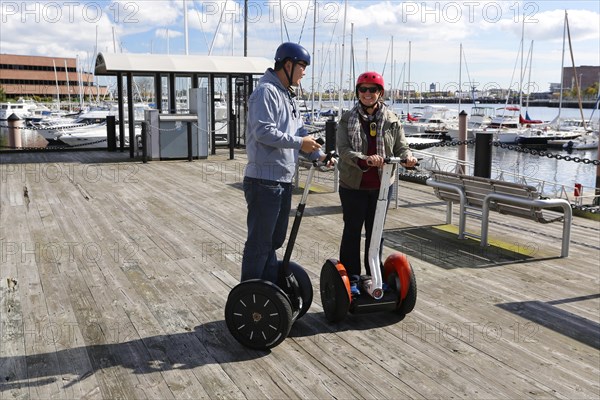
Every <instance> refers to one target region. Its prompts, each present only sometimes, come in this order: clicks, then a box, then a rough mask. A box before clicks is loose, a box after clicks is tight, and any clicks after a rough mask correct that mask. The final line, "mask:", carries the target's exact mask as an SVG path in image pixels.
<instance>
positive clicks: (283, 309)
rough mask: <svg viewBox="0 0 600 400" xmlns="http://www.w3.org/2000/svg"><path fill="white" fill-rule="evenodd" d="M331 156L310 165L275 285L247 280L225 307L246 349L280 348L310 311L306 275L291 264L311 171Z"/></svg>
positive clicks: (228, 320) (310, 292) (229, 325)
mask: <svg viewBox="0 0 600 400" xmlns="http://www.w3.org/2000/svg"><path fill="white" fill-rule="evenodd" d="M334 156H336V155H335V153H334V152H330V153H329V154H328V155H327V157H326V158H325V160H324V161H323V162H322V163H319V162H317V161H314V162H313V166H312V167H311V168H310V169H309V171H308V177H307V179H306V186H305V187H304V192H303V194H302V198H301V200H300V204H298V208H297V209H296V215H295V218H294V224H293V225H292V230H291V232H290V237H289V239H288V244H287V247H286V250H285V255H284V257H283V260H282V261H280V262H279V279H278V282H277V284H274V283H272V282H269V281H265V280H262V279H250V280H247V281H244V282H241V283H239V284H238V285H236V286H235V287H234V288H233V289H232V290H231V292H230V293H229V296H228V297H227V303H226V304H225V322H226V323H227V328H228V329H229V332H230V333H231V334H232V335H233V337H234V338H235V339H236V340H237V341H238V342H240V343H241V344H243V345H244V346H246V347H250V348H252V349H258V350H267V349H270V348H273V347H275V346H277V345H278V344H280V343H281V342H282V341H283V340H284V339H285V338H286V337H287V335H288V333H289V331H290V329H291V327H292V325H293V324H294V322H295V321H296V320H297V319H298V318H300V317H302V316H303V315H304V314H305V313H306V312H307V311H308V309H309V308H310V305H311V304H312V299H313V289H312V283H311V281H310V279H309V277H308V274H307V273H306V271H305V270H304V268H302V267H301V266H300V265H298V264H297V263H294V262H292V261H290V258H291V256H292V251H293V249H294V244H295V242H296V237H297V235H298V230H299V229H300V222H301V221H302V216H303V214H304V208H305V206H306V199H307V198H308V193H309V192H310V184H311V182H312V177H313V175H314V171H315V170H316V169H317V168H318V167H319V166H320V165H327V164H328V163H329V161H330V160H331V159H332V157H334Z"/></svg>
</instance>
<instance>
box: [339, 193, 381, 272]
mask: <svg viewBox="0 0 600 400" xmlns="http://www.w3.org/2000/svg"><path fill="white" fill-rule="evenodd" d="M339 195H340V201H341V203H342V213H343V216H344V231H343V233H342V243H341V244H340V262H341V263H342V264H343V265H344V267H345V268H346V271H347V272H348V275H361V260H360V247H361V246H360V242H361V236H362V228H363V225H364V227H365V254H364V264H365V271H366V274H367V275H371V268H370V267H369V245H370V243H371V233H372V232H373V223H374V220H375V209H376V208H377V198H378V197H379V189H374V190H355V189H347V188H344V187H340V189H339ZM391 197H392V190H391V188H390V190H389V191H388V204H389V202H390V198H391ZM386 214H387V209H386ZM382 250H383V236H382V238H381V243H380V246H379V258H380V259H381V255H382ZM382 262H383V261H382Z"/></svg>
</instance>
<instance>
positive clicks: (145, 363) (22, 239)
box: [0, 151, 600, 399]
mask: <svg viewBox="0 0 600 400" xmlns="http://www.w3.org/2000/svg"><path fill="white" fill-rule="evenodd" d="M227 155H228V153H226V152H225V151H223V153H222V154H221V153H219V154H217V155H216V156H211V157H210V158H209V159H208V160H196V161H194V162H192V163H189V162H186V161H161V162H156V161H155V162H150V163H148V164H142V163H140V162H139V161H130V160H129V159H128V158H127V155H123V154H121V153H112V154H111V153H106V152H74V153H54V154H52V153H30V154H27V153H26V154H1V155H0V163H1V165H0V205H1V210H0V225H1V228H0V340H1V341H0V398H2V399H21V398H23V399H27V398H31V399H38V398H60V399H63V398H97V399H100V398H103V399H109V398H127V399H134V398H135V399H138V398H139V399H144V398H147V399H168V398H177V399H179V398H193V399H197V398H235V399H239V398H249V399H258V398H274V399H282V398H306V399H313V398H319V399H321V398H323V399H325V398H339V399H350V398H382V399H383V398H389V399H401V398H426V399H433V398H439V399H448V398H468V399H497V398H506V399H517V398H519V399H522V398H569V399H588V398H589V399H597V398H599V397H600V270H599V268H600V267H599V261H600V260H599V258H600V224H599V223H598V222H594V221H592V220H587V219H582V218H578V217H576V218H575V220H574V224H573V230H572V242H571V253H570V257H569V258H567V259H561V258H558V255H559V254H560V251H559V248H560V235H561V227H562V225H561V224H560V223H555V224H550V225H542V224H536V223H534V222H531V221H528V220H523V219H518V218H510V217H506V216H500V215H499V214H492V223H491V225H490V239H492V240H496V242H495V243H496V246H492V247H489V248H487V249H481V248H480V247H479V245H478V242H477V241H475V240H472V239H468V240H465V241H459V240H458V239H456V235H454V234H452V233H451V232H448V231H447V230H448V229H449V227H445V226H442V224H443V223H444V207H443V205H442V203H440V202H439V201H437V199H436V198H435V197H434V196H433V191H432V189H431V188H430V187H427V186H424V185H418V184H413V183H407V182H402V183H401V185H400V190H401V200H400V207H399V208H398V209H390V211H389V214H388V219H387V223H386V232H385V236H386V238H387V241H386V244H387V246H388V247H386V248H385V249H384V256H385V255H387V254H389V253H391V252H392V251H394V249H396V250H400V251H404V252H406V253H407V254H408V255H409V259H410V261H411V263H412V266H413V268H414V270H415V274H416V277H417V283H418V300H417V306H416V308H415V310H414V311H413V312H412V313H411V314H409V315H408V316H407V317H406V318H405V319H404V320H403V321H398V319H397V318H396V317H395V316H394V315H393V314H387V313H383V314H371V315H357V316H354V315H349V316H348V318H347V319H346V320H344V321H343V322H342V323H340V324H338V325H330V324H328V323H326V321H325V318H324V316H323V313H322V308H321V305H320V297H319V294H318V293H319V287H318V283H319V271H320V267H321V265H322V263H323V261H324V260H325V259H327V258H329V257H335V256H336V255H337V252H338V247H339V241H340V235H341V227H342V225H341V210H340V207H339V198H338V196H337V194H335V193H331V192H327V191H326V192H325V193H314V194H311V196H309V199H308V206H307V209H306V212H305V218H304V219H303V222H302V226H301V228H300V234H299V237H298V241H297V243H298V245H297V247H296V251H295V255H294V257H293V259H294V260H295V261H297V262H299V263H300V264H301V265H303V266H304V267H305V268H306V269H307V270H308V272H309V274H310V276H311V278H312V282H313V285H314V292H315V299H314V302H313V305H312V308H311V309H310V310H309V312H308V314H307V315H306V316H304V317H303V318H302V319H300V320H298V321H297V322H296V324H295V325H294V326H293V328H292V331H291V334H290V337H289V338H288V339H286V340H285V341H284V342H283V343H282V344H281V345H280V346H278V347H276V348H275V349H273V350H272V351H271V352H258V351H251V350H248V349H245V348H243V347H241V346H240V345H239V344H238V343H237V342H235V340H233V338H232V337H231V336H230V335H229V332H228V331H227V328H226V326H225V322H224V317H223V309H224V304H225V301H226V298H227V294H228V292H229V290H230V289H231V288H232V287H233V286H234V285H235V284H236V283H237V282H238V278H239V265H240V261H241V252H242V249H243V243H244V240H245V233H246V231H245V215H246V210H245V201H244V199H243V194H242V191H241V180H242V176H243V168H244V161H245V155H244V154H243V153H241V152H240V153H237V154H236V160H228V159H227ZM329 179H330V174H328V173H319V174H317V176H316V184H317V185H319V186H321V187H330V186H328V185H329V183H330V180H329ZM301 182H302V180H301ZM298 199H299V195H296V196H295V197H294V207H295V205H296V204H297V202H298ZM290 226H291V224H290ZM468 227H469V229H472V230H475V229H476V228H477V225H476V224H475V223H474V222H471V223H470V224H468ZM507 245H512V248H513V249H514V248H517V249H518V250H519V251H518V252H514V251H510V250H507V249H506V247H507Z"/></svg>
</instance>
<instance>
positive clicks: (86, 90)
mask: <svg viewBox="0 0 600 400" xmlns="http://www.w3.org/2000/svg"><path fill="white" fill-rule="evenodd" d="M80 82H81V84H82V85H81V86H80ZM57 86H58V88H57ZM0 87H2V89H3V90H4V93H5V94H6V97H8V98H15V99H16V98H19V97H33V96H37V97H41V98H54V99H55V98H56V94H57V93H56V92H57V89H58V93H59V94H60V98H61V100H66V99H67V97H68V96H71V98H72V99H74V98H75V97H78V96H79V95H80V93H83V95H84V96H86V97H87V96H97V95H98V92H100V96H104V95H105V94H106V93H107V88H106V87H105V86H104V87H102V86H101V87H96V86H94V76H93V75H92V74H90V73H88V72H83V73H79V71H78V70H77V60H76V59H75V58H64V57H40V56H22V55H14V54H0ZM80 88H81V89H82V91H80Z"/></svg>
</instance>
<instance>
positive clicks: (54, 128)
mask: <svg viewBox="0 0 600 400" xmlns="http://www.w3.org/2000/svg"><path fill="white" fill-rule="evenodd" d="M97 124H99V122H80V123H78V124H72V125H61V126H35V125H25V126H8V125H0V128H5V129H23V130H28V131H44V130H47V131H58V130H63V129H70V128H79V127H82V126H88V125H97Z"/></svg>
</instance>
